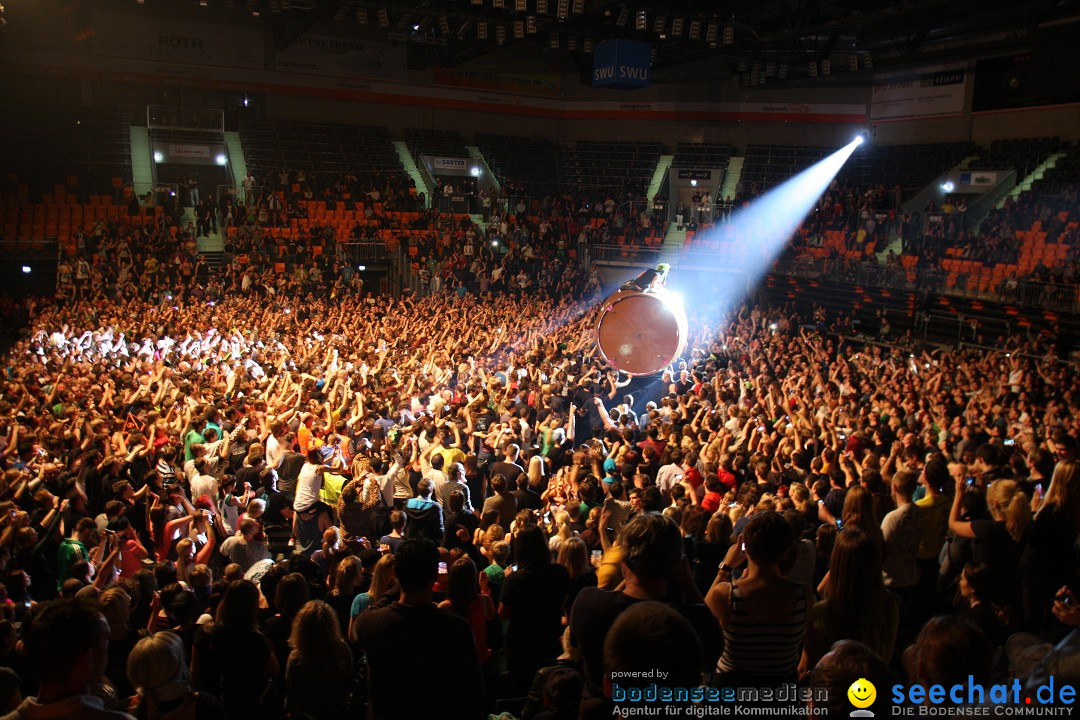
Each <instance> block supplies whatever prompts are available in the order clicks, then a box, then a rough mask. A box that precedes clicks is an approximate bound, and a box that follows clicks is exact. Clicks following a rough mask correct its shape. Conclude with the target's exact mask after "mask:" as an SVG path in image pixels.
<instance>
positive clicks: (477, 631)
mask: <svg viewBox="0 0 1080 720" xmlns="http://www.w3.org/2000/svg"><path fill="white" fill-rule="evenodd" d="M439 609H440V610H449V611H450V612H452V613H454V614H455V615H457V616H458V617H461V618H463V619H464V620H465V621H466V622H468V623H469V627H470V628H472V633H473V639H474V640H475V641H476V654H477V656H478V657H479V658H480V664H481V665H485V664H486V663H487V662H488V660H490V659H491V648H490V647H489V646H488V641H487V630H488V623H489V622H491V621H492V620H494V619H495V618H496V617H497V616H496V614H495V604H494V603H493V602H492V601H491V596H490V595H488V594H487V593H484V592H481V587H480V582H479V576H478V572H477V569H476V563H474V562H473V561H472V560H470V559H469V558H467V557H462V558H458V559H457V560H456V561H454V564H453V565H451V566H450V572H449V575H448V576H447V578H446V599H445V600H443V601H442V602H441V603H439Z"/></svg>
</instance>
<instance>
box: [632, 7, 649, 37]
mask: <svg viewBox="0 0 1080 720" xmlns="http://www.w3.org/2000/svg"><path fill="white" fill-rule="evenodd" d="M648 26H649V12H648V11H647V10H646V9H645V8H641V9H640V10H638V11H637V12H636V13H634V29H635V30H637V31H638V32H642V31H644V30H645V29H646V28H647V27H648Z"/></svg>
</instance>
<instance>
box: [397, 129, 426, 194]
mask: <svg viewBox="0 0 1080 720" xmlns="http://www.w3.org/2000/svg"><path fill="white" fill-rule="evenodd" d="M394 149H395V150H397V154H398V157H399V158H400V159H401V165H402V167H404V168H405V172H407V173H408V174H409V177H411V178H412V181H413V183H415V184H416V191H417V192H422V193H424V197H426V198H428V200H429V201H430V199H431V186H430V185H428V183H427V181H426V180H424V175H423V173H421V172H420V168H418V167H417V166H416V161H415V160H413V156H412V153H411V152H409V145H408V144H407V143H406V142H405V141H404V140H395V141H394Z"/></svg>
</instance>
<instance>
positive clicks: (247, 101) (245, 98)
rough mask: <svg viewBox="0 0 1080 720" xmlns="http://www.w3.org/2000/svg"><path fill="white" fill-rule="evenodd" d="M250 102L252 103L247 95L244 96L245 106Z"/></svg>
mask: <svg viewBox="0 0 1080 720" xmlns="http://www.w3.org/2000/svg"><path fill="white" fill-rule="evenodd" d="M250 104H251V102H250V101H249V100H248V99H247V95H245V96H244V107H247V106H248V105H250Z"/></svg>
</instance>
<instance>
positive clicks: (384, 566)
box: [368, 555, 394, 602]
mask: <svg viewBox="0 0 1080 720" xmlns="http://www.w3.org/2000/svg"><path fill="white" fill-rule="evenodd" d="M393 584H394V556H393V555H383V556H382V557H381V558H379V562H377V563H375V569H374V570H372V571H371V586H370V587H369V588H368V597H370V598H371V602H375V601H376V600H378V599H379V598H380V597H382V596H383V595H385V594H386V592H387V591H388V590H389V589H390V586H391V585H393Z"/></svg>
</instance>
